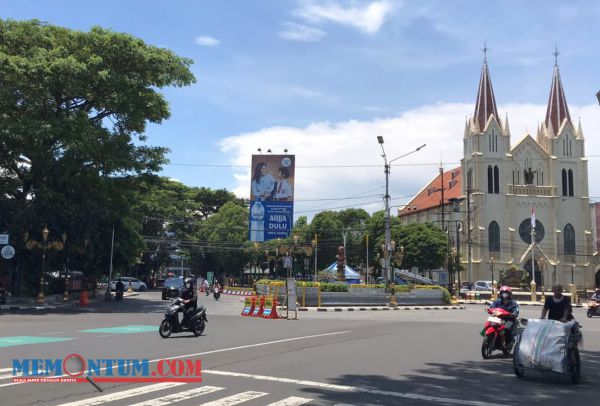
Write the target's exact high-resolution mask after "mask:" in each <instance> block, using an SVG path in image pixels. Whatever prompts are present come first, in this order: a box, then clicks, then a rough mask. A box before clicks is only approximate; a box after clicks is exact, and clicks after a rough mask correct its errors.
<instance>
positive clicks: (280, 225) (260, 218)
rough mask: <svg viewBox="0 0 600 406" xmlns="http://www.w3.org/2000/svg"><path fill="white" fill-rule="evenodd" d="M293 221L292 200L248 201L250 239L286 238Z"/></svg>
mask: <svg viewBox="0 0 600 406" xmlns="http://www.w3.org/2000/svg"><path fill="white" fill-rule="evenodd" d="M293 222H294V203H293V202H274V201H260V200H256V201H254V202H250V230H249V239H250V241H257V242H263V241H269V240H273V239H276V238H288V237H289V236H290V233H291V231H292V226H293Z"/></svg>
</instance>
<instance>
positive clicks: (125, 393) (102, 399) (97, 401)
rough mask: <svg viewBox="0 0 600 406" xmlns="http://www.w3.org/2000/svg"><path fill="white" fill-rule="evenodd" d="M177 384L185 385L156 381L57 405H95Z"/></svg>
mask: <svg viewBox="0 0 600 406" xmlns="http://www.w3.org/2000/svg"><path fill="white" fill-rule="evenodd" d="M179 385H185V384H184V383H182V382H164V383H157V384H155V385H145V386H141V387H139V388H134V389H128V390H124V391H121V392H115V393H110V394H108V395H102V396H96V397H95V398H88V399H83V400H78V401H75V402H70V403H63V404H61V405H58V406H95V405H101V404H103V403H107V402H112V401H115V400H121V399H127V398H131V397H134V396H138V395H144V394H146V393H150V392H156V391H159V390H163V389H169V388H174V387H176V386H179Z"/></svg>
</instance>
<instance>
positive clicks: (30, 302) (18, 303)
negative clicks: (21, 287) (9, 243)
mask: <svg viewBox="0 0 600 406" xmlns="http://www.w3.org/2000/svg"><path fill="white" fill-rule="evenodd" d="M137 295H139V293H138V292H131V293H128V292H125V293H124V294H123V297H124V298H125V297H130V296H137ZM113 300H114V299H113ZM103 301H104V295H96V298H95V299H92V298H90V299H89V302H90V304H89V305H87V306H81V307H79V300H69V301H67V302H63V301H62V296H60V297H59V296H54V299H52V297H46V303H44V304H43V305H39V304H37V301H36V299H35V298H17V299H16V300H15V301H14V303H10V304H5V305H0V313H2V312H15V311H38V312H44V311H63V310H66V309H71V308H80V309H89V310H93V309H94V303H97V302H103Z"/></svg>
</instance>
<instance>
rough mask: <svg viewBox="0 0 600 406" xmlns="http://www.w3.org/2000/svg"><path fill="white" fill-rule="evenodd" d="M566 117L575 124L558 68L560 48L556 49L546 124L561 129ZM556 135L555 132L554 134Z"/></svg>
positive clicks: (556, 129)
mask: <svg viewBox="0 0 600 406" xmlns="http://www.w3.org/2000/svg"><path fill="white" fill-rule="evenodd" d="M565 119H566V120H567V121H568V122H569V123H571V125H573V122H572V121H571V115H570V114H569V107H568V106H567V99H566V97H565V91H564V90H563V86H562V81H561V80H560V71H559V70H558V49H556V50H555V51H554V74H553V75H552V87H551V88H550V97H549V98H548V108H547V110H546V120H545V123H546V126H547V127H548V128H551V129H552V130H553V131H551V132H552V133H554V131H557V132H558V131H559V130H560V126H561V125H562V124H563V122H564V121H565ZM553 135H554V134H553Z"/></svg>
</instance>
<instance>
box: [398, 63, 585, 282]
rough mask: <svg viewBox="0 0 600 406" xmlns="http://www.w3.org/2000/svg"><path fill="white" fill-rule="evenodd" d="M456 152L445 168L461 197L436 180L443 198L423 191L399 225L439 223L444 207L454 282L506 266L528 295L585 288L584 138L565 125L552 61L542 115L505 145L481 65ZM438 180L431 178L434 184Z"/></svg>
mask: <svg viewBox="0 0 600 406" xmlns="http://www.w3.org/2000/svg"><path fill="white" fill-rule="evenodd" d="M463 150H464V156H463V159H462V160H461V167H460V168H456V169H455V170H453V171H454V173H459V174H461V175H462V176H461V177H460V178H458V179H459V180H460V181H461V182H460V184H461V185H460V187H461V190H462V196H460V198H457V196H454V195H455V194H456V192H455V190H452V189H453V187H451V181H452V179H450V176H452V175H450V176H446V179H444V175H445V173H443V172H442V173H441V174H440V176H438V177H437V178H436V180H434V182H432V183H441V185H442V187H443V188H444V191H445V192H446V194H445V196H444V201H442V200H441V195H442V194H441V193H440V192H441V188H440V187H437V188H434V189H433V191H432V189H431V188H429V189H427V188H426V189H424V190H423V191H421V192H420V193H419V195H417V196H416V197H415V198H413V199H412V200H411V201H410V202H409V203H408V204H407V205H406V206H405V207H404V208H403V209H402V210H400V212H399V215H400V218H401V219H402V222H403V223H409V222H427V221H440V218H441V212H442V210H441V208H442V207H444V210H443V211H444V215H445V218H446V219H447V220H446V221H447V222H446V224H445V229H446V230H447V231H448V234H449V236H450V237H451V236H453V235H454V234H453V228H456V229H457V230H459V229H460V233H458V232H457V233H456V236H457V237H458V238H457V239H456V240H459V241H455V240H454V239H452V243H453V246H455V244H457V243H458V244H459V245H458V246H457V247H456V248H455V250H456V251H458V252H459V253H461V255H460V258H461V261H462V264H463V266H464V268H465V269H466V271H465V272H463V273H462V275H461V280H462V281H468V280H470V281H473V282H474V281H476V280H491V272H492V268H493V267H494V268H495V270H496V276H495V279H497V275H498V270H500V269H507V268H510V267H512V266H516V267H517V268H519V269H525V270H527V271H528V272H529V273H530V276H531V277H532V278H533V279H534V280H535V282H536V283H537V285H538V289H540V288H541V285H543V286H545V287H546V288H548V287H549V286H550V285H553V284H556V283H560V284H562V285H565V286H566V285H568V284H570V283H574V284H576V285H578V286H580V287H584V286H585V285H587V286H588V287H592V286H593V285H594V283H595V279H596V278H595V273H596V262H597V249H596V246H595V244H594V241H595V240H594V236H593V226H592V216H591V208H590V199H589V193H588V164H587V159H586V158H585V139H584V134H583V131H582V128H581V123H577V124H575V123H574V122H573V120H572V119H571V115H570V114H569V107H568V105H567V100H566V97H565V92H564V90H563V86H562V82H561V78H560V71H559V68H558V63H555V65H554V72H553V76H552V84H551V88H550V97H549V99H548V106H547V110H546V117H545V119H544V121H543V122H542V123H541V124H540V125H539V127H538V129H537V134H536V135H535V137H534V136H532V135H530V134H525V135H524V136H523V137H522V138H521V139H519V140H518V141H517V142H516V143H515V144H514V146H512V147H511V132H510V128H509V124H508V118H507V117H505V118H504V119H502V118H501V117H500V116H499V115H498V109H497V107H496V99H495V96H494V90H493V87H492V81H491V78H490V73H489V69H488V64H487V60H485V59H484V63H483V67H482V71H481V78H480V82H479V89H478V93H477V100H476V103H475V112H474V114H473V117H470V118H468V119H467V122H466V125H465V131H464V139H463ZM451 173H453V172H451ZM440 177H441V179H442V180H441V182H439V181H437V180H438V179H440ZM436 181H437V182H436ZM430 185H431V184H430ZM427 193H429V195H431V193H435V195H436V196H437V200H436V202H437V204H432V203H431V197H429V196H428V198H425V197H424V196H425V194H427ZM468 195H470V198H471V202H470V205H467V201H466V197H467V196H468ZM428 200H429V203H427V201H428ZM453 209H454V210H453ZM532 216H533V217H534V218H535V228H534V230H533V232H532V224H533V221H532ZM453 218H459V220H456V219H455V220H453ZM469 220H470V223H469ZM453 223H454V224H453ZM468 223H469V224H468ZM459 224H460V225H464V227H459ZM467 224H468V229H467ZM469 231H470V233H469ZM469 234H470V238H471V244H468V237H469ZM532 241H533V242H534V243H533V244H532ZM469 245H470V247H471V248H470V250H469ZM469 251H470V252H471V253H470V255H469ZM532 269H533V270H534V273H533V275H532Z"/></svg>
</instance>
